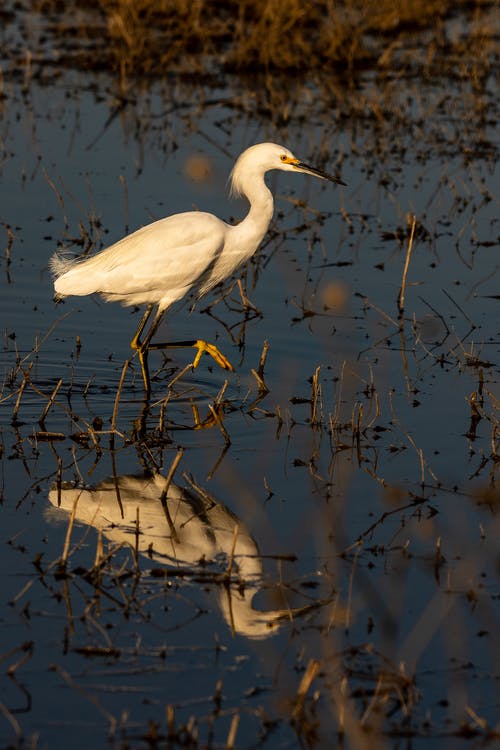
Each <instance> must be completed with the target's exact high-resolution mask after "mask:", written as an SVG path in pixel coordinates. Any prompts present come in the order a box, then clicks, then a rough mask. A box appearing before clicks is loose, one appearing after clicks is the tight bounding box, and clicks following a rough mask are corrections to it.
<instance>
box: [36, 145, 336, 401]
mask: <svg viewBox="0 0 500 750" xmlns="http://www.w3.org/2000/svg"><path fill="white" fill-rule="evenodd" d="M271 169H281V170H283V171H286V172H303V173H304V174H310V175H314V176H315V177H320V178H321V179H325V180H330V181H331V182H335V183H337V184H339V185H345V183H344V182H342V180H341V179H340V178H339V177H336V176H332V175H329V174H327V173H326V172H323V171H322V170H321V169H316V168H315V167H311V166H309V165H308V164H305V163H304V162H302V161H300V160H299V159H297V158H296V157H295V156H294V155H293V154H292V152H291V151H289V150H288V149H287V148H284V147H283V146H278V145H277V144H275V143H259V144H257V145H255V146H251V147H250V148H248V149H246V151H244V152H243V153H242V154H241V155H240V157H239V158H238V160H237V161H236V164H235V165H234V168H233V171H232V173H231V177H230V184H231V194H232V195H234V196H240V195H243V196H245V197H246V198H247V200H248V202H249V203H250V210H249V211H248V214H247V215H246V217H245V218H244V219H243V220H242V221H241V222H240V223H239V224H236V225H234V226H231V225H230V224H226V223H225V222H224V221H221V219H218V218H217V217H216V216H214V215H213V214H209V213H205V212H202V211H189V212H186V213H181V214H175V215H173V216H168V217H166V218H165V219H160V220H159V221H155V222H154V223H152V224H148V225H147V226H145V227H142V229H138V230H137V231H136V232H133V234H130V235H128V236H127V237H124V238H123V239H122V240H119V241H118V242H116V243H115V244H114V245H111V246H110V247H108V248H106V249H105V250H102V251H100V252H99V253H97V254H96V255H94V256H92V257H90V258H87V259H84V260H79V259H78V258H73V259H69V258H67V257H64V256H63V255H60V254H58V253H55V254H54V255H53V256H52V258H51V260H50V268H51V271H52V273H53V274H54V277H55V282H54V288H55V291H56V294H57V296H58V297H59V298H62V297H66V296H69V295H87V294H93V293H98V294H100V295H101V296H102V297H104V299H105V300H106V301H107V302H112V301H119V302H121V303H122V304H124V305H142V304H147V305H148V308H147V310H146V312H145V314H144V316H143V318H142V320H141V322H140V324H139V327H138V329H137V332H136V334H135V336H134V338H133V339H132V341H131V342H130V346H131V347H132V349H134V350H136V351H137V352H138V355H139V361H140V364H141V371H142V376H143V379H144V387H145V390H146V395H147V396H149V393H150V379H149V371H148V364H147V353H148V350H149V349H164V348H167V347H176V346H192V347H194V348H195V349H197V350H198V351H197V353H196V356H195V359H194V361H193V363H192V366H193V368H194V367H196V366H197V365H198V363H199V361H200V358H201V355H202V354H203V353H204V352H206V353H207V354H210V355H211V356H212V357H213V359H214V360H215V361H216V362H217V364H218V365H220V366H221V367H223V368H225V369H227V370H232V369H233V367H232V365H231V364H230V362H229V361H228V360H227V359H226V357H225V356H224V355H223V354H222V353H221V352H220V351H219V350H218V349H217V347H216V346H215V345H214V344H210V343H208V342H206V341H202V340H201V339H195V340H193V341H182V342H175V343H174V342H171V343H165V344H162V343H151V340H152V338H153V336H154V334H155V333H156V331H157V330H158V327H159V325H160V323H161V321H162V319H163V316H164V315H165V312H166V311H167V310H168V308H169V307H170V306H171V305H172V304H173V303H174V302H177V301H178V300H180V299H182V297H184V296H185V295H186V294H187V293H188V292H189V291H191V290H194V291H195V293H196V295H197V297H201V296H202V295H204V294H206V293H207V292H208V291H210V289H212V288H213V287H214V286H215V285H216V284H218V283H219V282H221V281H223V280H224V279H226V278H227V277H228V276H230V275H231V274H232V273H233V271H234V270H235V269H236V268H237V267H238V266H239V265H241V264H242V263H244V262H245V261H247V260H248V259H249V258H250V257H251V256H252V255H253V254H254V253H255V251H256V250H257V248H258V246H259V244H260V243H261V241H262V239H263V237H264V235H265V233H266V231H267V229H268V226H269V223H270V221H271V218H272V215H273V207H274V203H273V196H272V194H271V191H270V190H269V188H268V187H267V185H266V183H265V181H264V175H265V173H266V172H268V171H269V170H271ZM155 306H157V312H156V315H155V316H154V318H153V322H152V323H151V325H150V328H149V330H148V331H147V332H146V333H145V335H144V337H143V338H142V340H141V337H142V336H143V334H144V331H145V328H146V325H147V324H148V321H149V319H150V318H151V315H152V313H153V309H154V307H155Z"/></svg>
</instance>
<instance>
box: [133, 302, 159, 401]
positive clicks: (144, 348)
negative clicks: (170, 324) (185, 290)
mask: <svg viewBox="0 0 500 750" xmlns="http://www.w3.org/2000/svg"><path fill="white" fill-rule="evenodd" d="M153 308H154V305H149V306H148V308H147V310H146V312H145V313H144V315H143V316H142V319H141V322H140V323H139V327H138V329H137V331H136V333H135V336H134V338H133V339H132V341H131V342H130V346H131V347H132V349H134V350H135V351H136V352H137V354H138V355H139V362H140V365H141V373H142V379H143V380H144V389H145V391H146V397H149V394H150V393H151V380H150V377H149V367H148V349H149V342H150V341H151V337H152V336H153V335H154V333H155V331H156V330H157V329H158V326H159V325H160V323H161V320H162V318H163V316H164V312H158V313H156V317H155V319H154V320H153V323H152V325H151V327H150V329H149V331H148V332H147V334H146V337H145V339H144V341H141V336H142V334H143V332H144V329H145V327H146V325H147V323H148V321H149V319H150V317H151V314H152V312H153Z"/></svg>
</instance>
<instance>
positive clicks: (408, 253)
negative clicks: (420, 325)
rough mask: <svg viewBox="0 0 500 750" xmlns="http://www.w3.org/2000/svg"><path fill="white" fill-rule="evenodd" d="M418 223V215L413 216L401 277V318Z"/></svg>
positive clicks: (399, 303)
mask: <svg viewBox="0 0 500 750" xmlns="http://www.w3.org/2000/svg"><path fill="white" fill-rule="evenodd" d="M416 223H417V218H416V216H413V219H412V223H411V231H410V239H409V241H408V248H407V250H406V260H405V266H404V269H403V278H402V279H401V289H400V290H399V294H398V311H399V319H400V320H401V318H402V317H403V312H404V308H405V290H406V277H407V275H408V269H409V267H410V257H411V251H412V249H413V237H414V236H415V225H416Z"/></svg>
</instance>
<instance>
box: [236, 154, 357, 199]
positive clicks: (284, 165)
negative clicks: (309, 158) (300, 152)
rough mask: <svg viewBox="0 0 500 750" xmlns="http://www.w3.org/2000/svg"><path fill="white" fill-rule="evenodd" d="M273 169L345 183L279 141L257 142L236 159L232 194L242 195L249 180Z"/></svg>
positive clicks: (340, 183) (339, 183)
mask: <svg viewBox="0 0 500 750" xmlns="http://www.w3.org/2000/svg"><path fill="white" fill-rule="evenodd" d="M271 169H281V170H282V171H284V172H303V173H304V174H310V175H313V176H314V177H319V178H321V179H322V180H330V181H331V182H335V183H336V184H338V185H345V182H343V181H342V180H341V179H340V178H339V177H336V176H333V175H330V174H328V173H327V172H324V171H323V170H322V169H317V168H316V167H311V166H310V165H309V164H306V163H305V162H303V161H301V160H300V159H297V157H296V156H294V154H292V152H291V151H290V150H289V149H287V148H285V147H284V146H279V145H278V144H277V143H257V144H256V145H255V146H250V148H247V149H246V151H244V152H243V153H242V154H241V156H240V157H239V158H238V160H237V161H236V164H235V165H234V168H233V171H232V172H231V177H230V183H231V194H232V195H242V194H243V193H245V192H246V190H245V186H246V185H247V184H248V181H249V180H253V179H256V178H259V177H261V176H262V175H263V174H264V173H265V172H268V171H269V170H271Z"/></svg>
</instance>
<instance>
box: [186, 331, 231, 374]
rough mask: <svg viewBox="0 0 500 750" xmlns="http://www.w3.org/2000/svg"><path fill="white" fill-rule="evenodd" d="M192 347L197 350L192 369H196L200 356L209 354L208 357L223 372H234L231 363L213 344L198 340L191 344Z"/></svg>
mask: <svg viewBox="0 0 500 750" xmlns="http://www.w3.org/2000/svg"><path fill="white" fill-rule="evenodd" d="M193 346H194V348H195V349H198V352H197V354H196V357H195V358H194V362H193V368H194V367H198V365H199V362H200V359H201V355H202V354H210V356H211V357H212V358H213V359H215V361H216V362H217V364H218V365H219V367H222V368H223V369H224V370H229V371H230V372H233V371H234V367H233V366H232V364H231V362H230V361H229V360H228V359H226V358H225V356H224V355H223V354H222V353H221V352H220V351H219V350H218V349H217V347H216V346H215V345H214V344H209V343H208V342H207V341H202V340H201V339H198V340H197V341H196V342H195V343H194V344H193Z"/></svg>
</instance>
